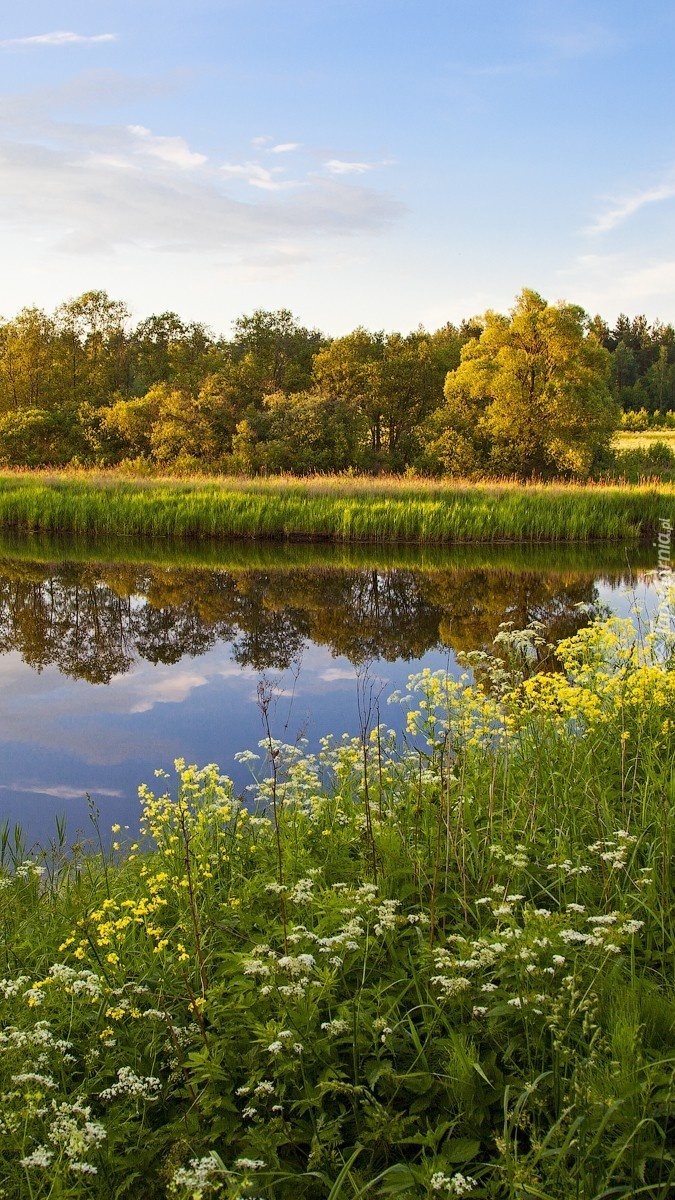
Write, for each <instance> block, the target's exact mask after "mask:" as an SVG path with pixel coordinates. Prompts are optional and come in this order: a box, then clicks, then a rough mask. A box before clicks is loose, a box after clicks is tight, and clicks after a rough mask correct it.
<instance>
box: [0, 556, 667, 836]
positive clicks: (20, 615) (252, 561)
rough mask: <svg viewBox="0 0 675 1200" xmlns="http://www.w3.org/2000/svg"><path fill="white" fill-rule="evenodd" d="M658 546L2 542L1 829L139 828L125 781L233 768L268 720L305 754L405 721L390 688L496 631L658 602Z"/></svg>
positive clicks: (559, 627) (566, 622)
mask: <svg viewBox="0 0 675 1200" xmlns="http://www.w3.org/2000/svg"><path fill="white" fill-rule="evenodd" d="M655 554H656V552H655V550H654V549H653V548H652V547H649V546H648V547H643V548H639V547H634V548H631V549H629V550H627V549H626V547H625V546H622V547H616V548H612V547H607V546H604V545H603V546H597V547H592V548H585V549H580V548H578V547H574V548H571V547H560V546H556V547H548V548H543V549H542V548H539V549H537V550H535V549H532V548H529V547H506V546H494V547H484V546H483V547H475V548H472V547H461V548H457V549H454V550H445V551H441V550H421V551H418V550H411V549H408V550H405V551H397V550H395V549H392V550H389V551H384V552H377V551H376V552H373V551H368V550H362V551H359V550H358V549H353V548H347V549H345V548H335V547H319V548H316V547H302V546H295V547H283V546H279V547H273V546H265V547H256V546H251V545H239V544H234V545H230V546H222V545H220V546H214V545H209V546H207V547H199V546H185V545H182V546H180V547H172V546H170V545H169V544H167V543H161V544H151V543H144V544H143V543H134V544H130V543H126V544H124V545H119V544H101V543H98V544H97V545H94V546H92V545H86V544H83V543H82V542H74V541H61V542H55V541H53V540H50V541H45V540H41V539H39V538H35V537H34V538H31V539H19V538H7V537H5V538H4V539H3V541H2V542H0V683H1V685H2V686H1V687H0V820H2V819H3V818H4V819H7V820H9V821H10V822H12V823H13V822H15V821H20V822H21V823H22V825H23V826H24V827H25V829H26V830H27V831H28V832H29V835H30V837H31V838H38V839H40V840H44V839H46V838H49V836H50V835H51V834H52V833H53V830H54V818H55V815H56V814H61V813H65V814H67V820H68V827H69V829H70V830H71V833H72V835H73V836H74V834H75V831H76V829H77V828H82V829H85V830H86V828H87V800H86V796H87V794H88V795H89V796H91V798H92V800H93V801H94V803H95V805H96V806H97V807H98V809H99V810H100V812H101V823H102V827H103V828H104V829H107V828H108V827H109V825H110V824H112V823H113V822H120V823H122V824H128V825H129V826H130V827H131V828H132V830H133V829H134V828H135V827H136V825H137V820H138V800H137V794H136V793H137V787H138V784H139V783H140V782H143V781H145V782H151V781H152V778H153V772H154V770H155V768H165V769H168V768H170V767H171V764H172V763H173V760H174V758H175V757H178V756H181V757H184V758H185V759H186V760H187V761H188V762H195V763H198V764H200V765H201V764H204V763H206V762H214V761H215V762H218V763H219V764H220V766H221V768H222V769H223V771H225V772H226V773H228V774H230V775H232V776H233V777H234V778H235V781H236V783H237V786H238V787H244V786H245V784H246V783H247V782H249V780H250V776H248V775H247V774H246V772H245V769H244V768H242V767H240V766H238V765H237V764H236V763H234V761H233V756H234V754H235V752H236V751H237V750H242V749H245V748H250V747H256V745H257V742H258V740H259V739H260V738H261V737H262V734H263V730H262V725H261V720H260V713H259V709H258V705H257V687H258V684H259V682H260V681H261V679H264V680H266V681H268V682H269V683H270V685H271V686H272V687H273V689H274V695H275V702H274V704H273V706H272V710H271V723H272V732H273V734H274V735H275V736H277V737H282V738H284V739H285V740H288V741H295V739H296V738H297V737H299V736H306V737H307V738H308V740H309V742H310V744H311V745H315V744H316V743H317V742H318V738H319V737H320V736H322V735H323V734H326V733H329V732H332V733H336V734H341V733H342V732H348V733H358V732H359V723H360V719H359V712H358V704H357V694H358V691H359V689H361V694H362V696H363V693H364V688H367V690H368V693H369V695H372V697H373V705H372V706H371V708H372V711H371V713H370V717H371V720H376V719H377V716H378V712H377V707H378V706H377V699H378V697H380V699H381V709H380V714H379V715H380V716H381V719H382V720H384V721H386V722H387V724H389V725H395V726H396V725H399V726H400V724H401V720H402V714H401V712H400V711H399V710H398V709H397V708H396V707H395V706H386V705H385V699H386V696H387V695H388V694H389V693H390V692H391V691H393V690H394V689H395V688H400V687H403V686H404V685H405V682H406V680H407V677H408V675H409V674H410V672H412V671H415V670H419V669H421V667H423V666H429V667H431V668H432V669H437V668H446V669H449V670H451V671H455V670H457V669H458V668H457V665H456V654H457V653H458V652H459V651H466V650H474V649H489V648H490V645H491V643H492V639H493V638H494V636H495V634H496V633H497V632H498V630H499V627H500V624H501V623H502V622H504V621H511V622H512V623H513V625H514V626H515V627H519V628H522V627H523V626H525V625H527V624H528V623H529V622H530V621H532V620H538V621H541V622H542V623H543V624H544V626H545V627H546V630H547V634H548V636H549V638H550V639H551V640H556V639H559V638H560V637H565V636H567V635H569V634H571V633H573V632H574V631H575V630H576V629H578V628H579V627H580V626H581V625H582V624H584V623H585V622H586V621H587V620H588V619H589V613H590V612H593V611H601V610H603V609H604V608H609V609H611V610H612V611H619V612H623V613H627V612H628V611H630V608H631V606H632V604H634V603H635V602H636V601H637V602H638V603H639V604H640V605H642V606H644V605H645V604H649V602H650V597H653V592H652V578H651V576H650V574H649V572H650V570H653V568H654V567H655V566H656V565H657V564H656V563H655V561H654V558H655Z"/></svg>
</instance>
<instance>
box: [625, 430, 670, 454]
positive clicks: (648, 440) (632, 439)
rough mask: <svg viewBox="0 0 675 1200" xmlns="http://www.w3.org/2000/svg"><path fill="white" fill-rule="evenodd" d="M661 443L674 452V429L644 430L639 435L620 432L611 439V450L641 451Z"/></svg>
mask: <svg viewBox="0 0 675 1200" xmlns="http://www.w3.org/2000/svg"><path fill="white" fill-rule="evenodd" d="M656 442H663V443H664V445H666V446H668V447H669V448H670V449H671V450H675V429H645V430H643V431H641V432H639V433H631V432H629V431H620V432H619V433H616V434H615V435H614V437H613V439H612V448H613V449H614V450H617V451H622V450H642V449H646V448H647V447H649V446H653V445H655V444H656Z"/></svg>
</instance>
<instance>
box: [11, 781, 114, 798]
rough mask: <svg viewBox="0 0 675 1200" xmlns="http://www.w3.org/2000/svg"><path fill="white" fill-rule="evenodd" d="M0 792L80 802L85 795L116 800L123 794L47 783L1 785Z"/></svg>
mask: <svg viewBox="0 0 675 1200" xmlns="http://www.w3.org/2000/svg"><path fill="white" fill-rule="evenodd" d="M0 791H3V792H22V793H23V792H25V793H27V794H28V795H30V796H54V797H55V798H56V799H57V800H82V799H83V798H84V796H85V795H92V796H112V797H114V798H118V797H121V796H123V795H124V792H122V791H120V790H119V789H118V788H97V787H81V788H78V787H69V786H68V784H48V783H44V784H43V783H2V784H0Z"/></svg>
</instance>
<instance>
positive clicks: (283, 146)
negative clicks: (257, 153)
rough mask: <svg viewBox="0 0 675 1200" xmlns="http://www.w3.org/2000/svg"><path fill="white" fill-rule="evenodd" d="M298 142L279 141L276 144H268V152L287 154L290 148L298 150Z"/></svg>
mask: <svg viewBox="0 0 675 1200" xmlns="http://www.w3.org/2000/svg"><path fill="white" fill-rule="evenodd" d="M299 149H300V142H279V145H278V146H270V154H289V153H290V151H291V150H299Z"/></svg>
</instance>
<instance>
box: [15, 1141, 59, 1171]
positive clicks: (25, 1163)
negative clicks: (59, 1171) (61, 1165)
mask: <svg viewBox="0 0 675 1200" xmlns="http://www.w3.org/2000/svg"><path fill="white" fill-rule="evenodd" d="M53 1157H54V1151H53V1150H48V1149H47V1147H46V1146H38V1147H37V1148H36V1149H35V1150H34V1151H33V1153H32V1154H28V1155H26V1157H25V1158H22V1159H20V1160H19V1164H20V1166H22V1167H48V1166H49V1164H50V1162H51V1161H52V1159H53Z"/></svg>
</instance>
